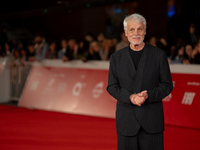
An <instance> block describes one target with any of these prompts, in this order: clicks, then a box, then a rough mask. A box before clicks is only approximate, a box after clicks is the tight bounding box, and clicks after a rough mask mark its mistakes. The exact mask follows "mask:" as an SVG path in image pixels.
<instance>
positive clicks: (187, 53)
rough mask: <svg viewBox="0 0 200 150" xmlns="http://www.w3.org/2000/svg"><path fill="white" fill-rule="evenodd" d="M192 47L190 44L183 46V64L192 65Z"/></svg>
mask: <svg viewBox="0 0 200 150" xmlns="http://www.w3.org/2000/svg"><path fill="white" fill-rule="evenodd" d="M192 63H193V59H192V46H191V45H190V44H186V45H185V49H184V55H183V64H192Z"/></svg>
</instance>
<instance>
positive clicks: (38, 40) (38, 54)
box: [34, 34, 49, 61]
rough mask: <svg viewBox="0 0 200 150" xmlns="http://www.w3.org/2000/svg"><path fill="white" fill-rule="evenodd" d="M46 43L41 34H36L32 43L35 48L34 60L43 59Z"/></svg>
mask: <svg viewBox="0 0 200 150" xmlns="http://www.w3.org/2000/svg"><path fill="white" fill-rule="evenodd" d="M48 48H49V46H48V44H47V42H46V41H45V39H44V37H42V36H41V35H39V34H38V35H36V36H35V45H34V50H35V59H36V60H39V61H40V60H42V59H45V56H46V53H47V51H48Z"/></svg>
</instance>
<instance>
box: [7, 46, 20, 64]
mask: <svg viewBox="0 0 200 150" xmlns="http://www.w3.org/2000/svg"><path fill="white" fill-rule="evenodd" d="M21 65H22V60H21V55H20V51H19V50H16V49H15V50H14V52H13V56H12V58H11V60H10V63H9V67H11V68H12V67H19V66H21Z"/></svg>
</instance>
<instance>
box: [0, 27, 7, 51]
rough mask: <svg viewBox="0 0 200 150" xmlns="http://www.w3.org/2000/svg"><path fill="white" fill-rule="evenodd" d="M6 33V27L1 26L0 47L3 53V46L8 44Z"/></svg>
mask: <svg viewBox="0 0 200 150" xmlns="http://www.w3.org/2000/svg"><path fill="white" fill-rule="evenodd" d="M7 31H8V28H7V26H5V25H3V26H2V27H1V31H0V45H1V46H2V47H1V49H2V51H3V52H5V47H4V45H5V44H6V42H8V36H7Z"/></svg>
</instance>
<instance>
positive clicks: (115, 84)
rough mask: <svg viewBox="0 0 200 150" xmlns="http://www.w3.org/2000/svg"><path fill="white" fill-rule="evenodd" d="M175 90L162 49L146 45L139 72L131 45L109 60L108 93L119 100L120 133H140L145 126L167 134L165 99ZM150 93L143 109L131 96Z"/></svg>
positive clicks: (128, 134)
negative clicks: (164, 109)
mask: <svg viewBox="0 0 200 150" xmlns="http://www.w3.org/2000/svg"><path fill="white" fill-rule="evenodd" d="M172 89H173V85H172V79H171V73H170V69H169V64H168V61H167V57H166V54H165V52H164V51H163V50H161V49H159V48H157V47H154V46H151V45H148V44H145V48H144V49H143V53H142V56H141V58H140V61H139V64H138V68H137V71H136V69H135V66H134V64H133V61H132V58H131V56H130V53H129V46H127V47H125V48H123V49H121V50H119V51H117V52H115V53H114V54H113V55H112V56H111V59H110V67H109V75H108V86H107V91H108V92H109V93H110V95H112V96H113V97H114V98H115V99H117V100H118V101H117V109H116V127H117V133H118V134H121V135H125V136H133V135H135V134H137V132H138V131H139V128H140V127H141V126H142V127H143V128H144V129H145V130H146V131H147V132H149V133H158V132H162V131H164V115H163V106H162V99H163V98H164V97H166V96H167V95H169V94H170V92H171V91H172ZM143 90H147V93H148V99H147V100H146V101H145V103H144V104H142V106H141V107H139V106H136V105H133V104H132V103H131V102H130V99H129V96H130V95H131V94H134V93H139V92H141V91H143Z"/></svg>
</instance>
